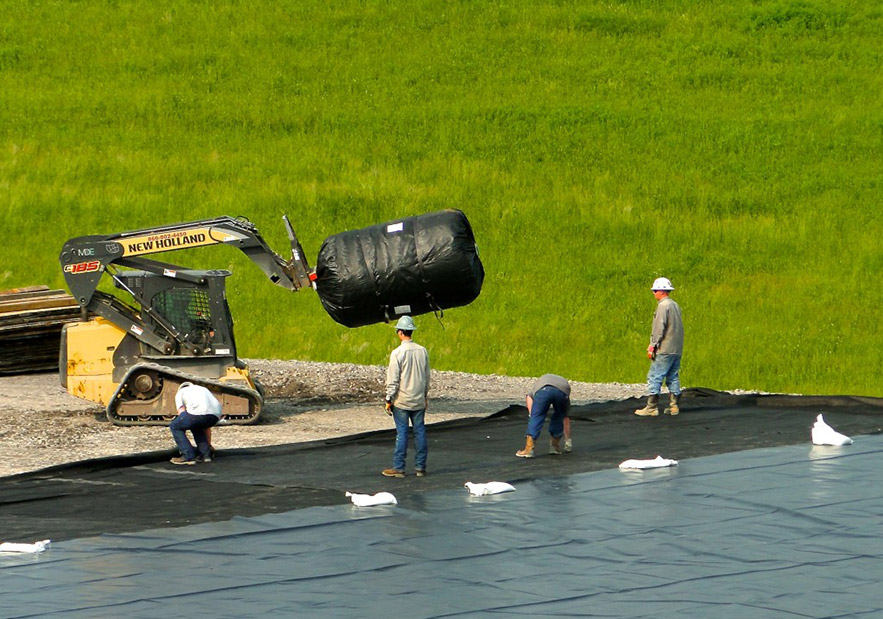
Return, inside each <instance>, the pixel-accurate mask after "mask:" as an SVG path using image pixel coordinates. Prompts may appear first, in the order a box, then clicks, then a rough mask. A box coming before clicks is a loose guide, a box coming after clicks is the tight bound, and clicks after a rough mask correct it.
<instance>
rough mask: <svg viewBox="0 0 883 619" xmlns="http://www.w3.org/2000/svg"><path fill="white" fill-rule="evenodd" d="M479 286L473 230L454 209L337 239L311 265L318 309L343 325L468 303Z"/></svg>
mask: <svg viewBox="0 0 883 619" xmlns="http://www.w3.org/2000/svg"><path fill="white" fill-rule="evenodd" d="M483 282H484V267H483V266H482V264H481V260H480V259H479V257H478V249H477V247H476V245H475V236H474V235H473V233H472V227H471V226H470V225H469V220H467V219H466V215H465V214H463V212H462V211H459V210H453V209H452V210H445V211H438V212H436V213H427V214H425V215H417V216H415V217H406V218H404V219H397V220H395V221H390V222H387V223H383V224H378V225H376V226H370V227H368V228H362V229H360V230H348V231H346V232H341V233H339V234H335V235H333V236H330V237H328V238H327V239H325V241H324V242H323V243H322V248H321V249H320V250H319V257H318V259H317V260H316V290H317V292H318V293H319V299H320V300H321V301H322V306H323V307H324V308H325V311H327V312H328V314H329V315H330V316H331V317H332V318H333V319H334V320H336V321H337V322H339V323H340V324H342V325H345V326H347V327H360V326H363V325H369V324H374V323H378V322H389V321H391V320H395V319H396V318H398V317H399V316H403V315H406V314H407V315H410V316H417V315H420V314H425V313H427V312H433V311H440V310H444V309H448V308H451V307H459V306H462V305H467V304H468V303H471V302H472V301H474V300H475V299H476V297H478V295H479V293H480V292H481V285H482V283H483Z"/></svg>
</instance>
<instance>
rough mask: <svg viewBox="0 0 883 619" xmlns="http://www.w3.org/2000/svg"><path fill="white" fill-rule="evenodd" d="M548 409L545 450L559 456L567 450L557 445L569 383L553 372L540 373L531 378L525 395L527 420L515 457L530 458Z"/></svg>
mask: <svg viewBox="0 0 883 619" xmlns="http://www.w3.org/2000/svg"><path fill="white" fill-rule="evenodd" d="M550 408H551V409H552V411H553V412H552V416H551V417H550V418H549V434H551V435H552V440H551V442H550V444H549V453H551V454H554V455H559V454H562V453H564V452H565V451H570V449H569V448H565V449H562V448H561V437H562V436H564V431H565V427H564V420H565V418H566V417H567V412H568V411H569V410H570V383H569V382H567V379H566V378H563V377H561V376H558V375H557V374H543V375H542V376H540V377H539V378H538V379H537V380H536V381H534V384H533V386H532V387H531V388H530V393H528V394H527V409H528V411H530V418H529V420H528V422H527V432H526V433H525V434H526V436H525V444H524V449H521V450H519V451H516V452H515V455H516V456H518V457H519V458H533V456H534V447H535V445H536V442H537V439H538V438H540V433H541V432H542V431H543V424H544V423H545V421H546V415H547V414H548V412H549V409H550Z"/></svg>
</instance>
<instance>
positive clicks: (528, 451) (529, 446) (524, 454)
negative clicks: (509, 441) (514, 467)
mask: <svg viewBox="0 0 883 619" xmlns="http://www.w3.org/2000/svg"><path fill="white" fill-rule="evenodd" d="M515 455H516V456H518V457H519V458H533V438H532V437H530V436H528V437H527V439H526V440H525V441H524V449H522V450H521V451H516V452H515Z"/></svg>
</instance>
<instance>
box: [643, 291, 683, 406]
mask: <svg viewBox="0 0 883 619" xmlns="http://www.w3.org/2000/svg"><path fill="white" fill-rule="evenodd" d="M674 289H675V288H674V286H672V284H671V281H670V280H669V279H668V278H667V277H658V278H656V280H655V281H654V282H653V286H652V287H651V290H652V291H653V296H655V297H656V302H657V304H656V313H655V314H653V330H652V333H651V334H650V345H649V346H647V357H649V358H650V359H651V360H652V363H651V364H650V371H649V372H648V373H647V392H648V393H649V396H648V398H647V405H646V406H644V408H639V409H638V410H636V411H635V414H636V415H641V416H642V417H656V416H657V415H659V408H658V407H659V396H660V395H661V393H662V383H663V382H665V384H666V386H667V387H668V392H669V405H668V406H667V407H666V408H665V411H663V412H664V413H665V414H666V415H677V414H678V413H679V412H681V411H680V408H679V400H680V397H681V382H680V376H679V374H680V369H681V356H682V355H683V354H684V321H683V320H682V319H681V307H680V306H679V305H678V304H677V303H675V301H674V299H672V298H671V297H670V296H669V293H671V292H672V291H673V290H674Z"/></svg>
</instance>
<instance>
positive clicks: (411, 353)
mask: <svg viewBox="0 0 883 619" xmlns="http://www.w3.org/2000/svg"><path fill="white" fill-rule="evenodd" d="M416 330H417V326H416V325H415V324H414V319H413V318H411V317H410V316H402V317H401V318H399V321H398V322H397V323H396V335H398V338H399V341H400V342H401V344H399V346H398V348H396V349H394V350H393V351H392V353H391V354H390V355H389V367H388V368H387V370H386V412H387V413H389V414H390V415H392V417H393V419H394V420H395V424H396V448H395V453H394V454H393V462H392V468H391V469H384V470H383V472H382V474H383V475H384V476H385V477H404V476H405V458H406V457H407V455H408V426H409V424H410V426H411V427H412V428H413V431H414V447H415V448H416V451H417V454H416V456H415V458H414V464H415V468H416V470H417V477H423V476H424V475H426V456H427V453H428V451H429V449H428V446H427V443H426V425H425V424H424V416H425V414H426V408H427V407H428V405H429V399H428V394H429V371H430V370H429V353H428V352H427V351H426V349H425V348H423V346H421V345H420V344H418V343H416V342H415V341H413V340H412V339H411V336H412V334H413V333H414V331H416Z"/></svg>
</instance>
